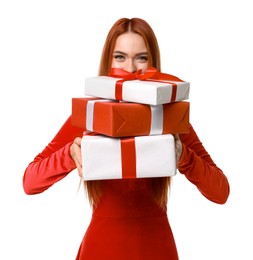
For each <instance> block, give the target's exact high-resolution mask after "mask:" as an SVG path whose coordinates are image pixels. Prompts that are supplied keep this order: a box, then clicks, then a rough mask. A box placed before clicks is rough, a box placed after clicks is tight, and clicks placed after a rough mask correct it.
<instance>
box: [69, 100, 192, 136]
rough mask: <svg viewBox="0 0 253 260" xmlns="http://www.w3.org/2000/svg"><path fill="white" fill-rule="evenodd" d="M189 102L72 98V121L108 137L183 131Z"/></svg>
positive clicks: (186, 130) (187, 122) (186, 122)
mask: <svg viewBox="0 0 253 260" xmlns="http://www.w3.org/2000/svg"><path fill="white" fill-rule="evenodd" d="M189 110H190V103H189V102H187V101H180V102H175V103H168V104H163V105H156V106H152V105H144V104H137V103H130V102H115V101H112V100H106V99H97V98H72V124H73V125H74V126H78V127H82V128H84V129H85V130H89V131H92V132H96V133H100V134H104V135H107V136H111V137H126V136H141V135H158V134H175V133H186V132H188V131H189V126H190V123H189Z"/></svg>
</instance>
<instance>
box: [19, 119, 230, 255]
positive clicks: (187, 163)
mask: <svg viewBox="0 0 253 260" xmlns="http://www.w3.org/2000/svg"><path fill="white" fill-rule="evenodd" d="M82 134H83V129H81V128H77V127H73V126H72V125H71V118H68V120H67V121H66V122H65V124H64V125H63V126H62V128H61V129H60V131H59V132H58V133H57V135H56V136H55V138H54V139H53V140H52V141H51V142H50V143H49V144H48V146H47V147H46V148H45V149H44V150H43V151H42V153H40V154H38V155H37V156H36V157H35V159H34V161H33V162H31V163H30V164H29V165H28V167H27V168H26V170H25V173H24V177H23V186H24V190H25V192H26V193H27V194H36V193H41V192H43V191H45V190H46V189H48V188H49V187H50V186H52V185H53V184H54V183H55V182H57V181H59V180H61V179H62V178H64V177H65V176H66V175H67V174H68V173H69V172H71V171H72V170H74V169H75V168H76V166H75V163H74V161H73V160H72V158H71V156H70V145H71V144H72V142H73V140H74V138H75V137H77V136H79V137H82ZM180 139H181V141H182V144H183V152H182V156H181V159H180V161H179V165H178V170H179V171H180V172H181V173H182V174H184V175H185V176H186V178H187V179H188V180H189V181H191V182H192V183H193V184H194V185H196V187H197V188H198V189H199V190H200V192H201V193H202V194H203V195H204V196H205V197H207V199H209V200H211V201H213V202H216V203H220V204H222V203H225V202H226V200H227V198H228V195H229V183H228V181H227V178H226V177H225V175H224V174H223V172H222V171H221V170H220V169H219V168H218V167H217V166H216V165H215V164H214V162H213V161H212V159H211V157H210V156H209V154H208V153H207V152H206V150H205V149H204V147H203V145H202V144H201V142H200V141H199V139H198V137H197V135H196V133H195V131H194V130H193V128H192V127H191V128H190V132H189V133H187V134H183V135H180ZM101 183H102V191H103V196H102V198H101V200H100V202H99V204H98V206H97V207H96V208H95V209H94V210H93V214H92V219H91V222H90V225H89V227H88V229H87V231H86V234H85V236H84V238H83V241H82V243H81V245H80V248H79V251H78V254H77V258H76V259H91V260H101V259H103V260H107V259H108V260H114V259H115V260H118V259H120V260H129V259H131V260H135V259H136V260H137V259H138V260H142V259H143V260H153V259H161V260H176V259H178V254H177V249H176V245H175V241H174V237H173V233H172V231H171V228H170V224H169V222H168V217H167V213H166V210H162V209H161V208H160V207H159V206H158V205H157V204H156V202H155V201H154V200H153V197H152V185H151V184H152V181H151V179H148V178H143V179H133V180H104V181H101Z"/></svg>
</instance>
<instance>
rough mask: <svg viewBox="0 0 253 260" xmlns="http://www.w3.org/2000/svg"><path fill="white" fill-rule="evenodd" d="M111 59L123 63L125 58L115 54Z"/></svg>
mask: <svg viewBox="0 0 253 260" xmlns="http://www.w3.org/2000/svg"><path fill="white" fill-rule="evenodd" d="M113 58H114V59H115V60H117V61H124V60H125V56H123V55H121V54H116V55H114V56H113Z"/></svg>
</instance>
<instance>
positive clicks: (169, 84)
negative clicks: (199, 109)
mask: <svg viewBox="0 0 253 260" xmlns="http://www.w3.org/2000/svg"><path fill="white" fill-rule="evenodd" d="M189 91H190V83H189V82H186V81H183V80H181V79H179V78H178V77H175V76H173V75H170V74H165V73H161V72H159V71H157V70H156V69H155V68H149V69H148V70H147V71H146V72H145V73H141V71H137V72H135V73H129V72H127V71H124V70H121V69H114V68H113V69H111V73H110V75H109V76H98V77H87V78H86V79H85V95H88V96H95V97H100V98H105V99H115V100H121V101H122V100H123V101H128V102H135V103H142V104H148V105H160V104H166V103H173V102H177V101H182V100H185V99H188V98H189Z"/></svg>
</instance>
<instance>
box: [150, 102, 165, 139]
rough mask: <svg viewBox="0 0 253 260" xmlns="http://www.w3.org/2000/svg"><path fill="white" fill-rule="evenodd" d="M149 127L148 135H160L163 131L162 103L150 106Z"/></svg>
mask: <svg viewBox="0 0 253 260" xmlns="http://www.w3.org/2000/svg"><path fill="white" fill-rule="evenodd" d="M150 109H151V127H150V133H149V135H161V134H162V132H163V105H156V106H150Z"/></svg>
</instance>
